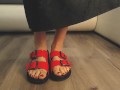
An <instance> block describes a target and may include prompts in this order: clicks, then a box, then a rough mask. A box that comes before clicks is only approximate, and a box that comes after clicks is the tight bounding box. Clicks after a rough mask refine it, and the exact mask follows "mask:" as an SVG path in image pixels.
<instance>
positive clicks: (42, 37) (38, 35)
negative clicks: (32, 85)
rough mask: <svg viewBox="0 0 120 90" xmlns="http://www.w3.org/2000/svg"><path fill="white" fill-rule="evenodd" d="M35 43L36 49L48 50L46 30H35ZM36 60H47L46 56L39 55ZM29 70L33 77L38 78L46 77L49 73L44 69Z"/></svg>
mask: <svg viewBox="0 0 120 90" xmlns="http://www.w3.org/2000/svg"><path fill="white" fill-rule="evenodd" d="M34 43H35V49H36V50H39V49H42V50H47V42H46V32H34ZM36 60H38V61H46V60H45V58H44V57H38V58H37V59H36ZM28 72H29V75H30V76H31V77H34V78H36V79H38V78H40V79H44V78H45V77H46V73H47V71H46V70H44V69H36V70H29V71H28Z"/></svg>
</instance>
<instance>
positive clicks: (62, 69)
mask: <svg viewBox="0 0 120 90" xmlns="http://www.w3.org/2000/svg"><path fill="white" fill-rule="evenodd" d="M67 30H68V27H64V28H60V29H57V30H56V34H55V37H54V40H53V43H52V45H51V51H54V50H57V51H60V50H62V48H63V43H64V39H65V36H66V33H67ZM53 60H60V58H59V57H58V56H54V57H53ZM70 68H71V67H68V66H55V67H54V68H53V71H54V73H55V74H56V75H58V76H61V75H64V74H66V73H67V72H68V71H69V70H70Z"/></svg>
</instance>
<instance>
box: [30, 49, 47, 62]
mask: <svg viewBox="0 0 120 90" xmlns="http://www.w3.org/2000/svg"><path fill="white" fill-rule="evenodd" d="M40 56H43V57H45V58H46V60H48V50H35V51H33V52H31V53H30V58H31V59H35V58H37V57H40Z"/></svg>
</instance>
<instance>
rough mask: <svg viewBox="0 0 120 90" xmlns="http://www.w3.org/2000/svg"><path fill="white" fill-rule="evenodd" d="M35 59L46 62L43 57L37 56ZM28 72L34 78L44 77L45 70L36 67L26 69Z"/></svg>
mask: <svg viewBox="0 0 120 90" xmlns="http://www.w3.org/2000/svg"><path fill="white" fill-rule="evenodd" d="M36 60H37V61H42V62H46V59H45V58H44V57H38V58H37V59H36ZM28 73H29V75H30V76H31V77H33V78H35V79H38V78H39V79H44V78H45V77H46V74H47V71H46V70H45V69H36V70H28Z"/></svg>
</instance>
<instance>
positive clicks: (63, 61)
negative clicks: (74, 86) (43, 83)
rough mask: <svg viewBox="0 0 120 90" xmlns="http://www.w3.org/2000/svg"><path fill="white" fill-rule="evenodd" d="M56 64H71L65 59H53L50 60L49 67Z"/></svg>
mask: <svg viewBox="0 0 120 90" xmlns="http://www.w3.org/2000/svg"><path fill="white" fill-rule="evenodd" d="M57 65H61V66H71V63H70V62H69V61H67V60H59V61H58V60H55V61H51V68H53V67H54V66H57Z"/></svg>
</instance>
